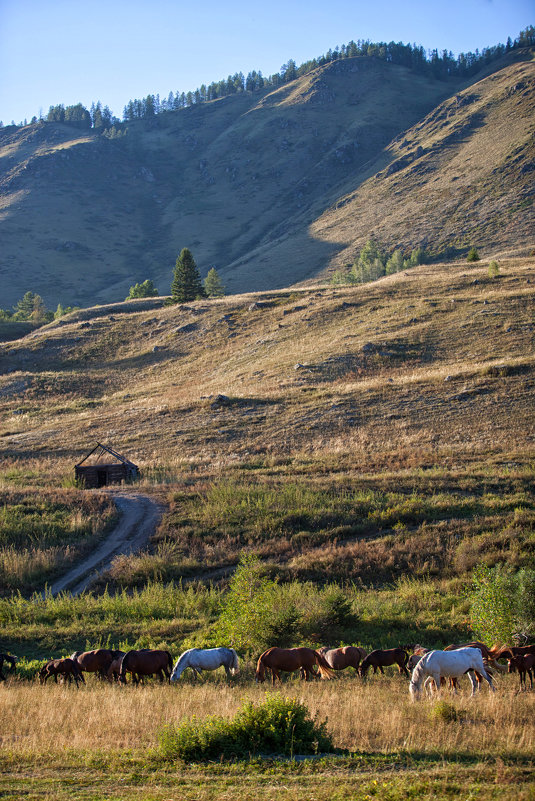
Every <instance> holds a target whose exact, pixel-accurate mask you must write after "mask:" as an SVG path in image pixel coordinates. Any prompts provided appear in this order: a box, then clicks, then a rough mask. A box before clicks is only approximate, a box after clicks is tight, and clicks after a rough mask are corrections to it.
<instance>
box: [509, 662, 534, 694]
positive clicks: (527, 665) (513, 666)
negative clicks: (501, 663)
mask: <svg viewBox="0 0 535 801" xmlns="http://www.w3.org/2000/svg"><path fill="white" fill-rule="evenodd" d="M534 667H535V654H517V655H514V656H513V658H512V659H511V660H510V661H509V673H514V672H515V670H516V671H518V674H519V676H520V689H521V690H525V689H526V673H527V675H528V676H529V684H530V689H533V673H532V671H533V668H534Z"/></svg>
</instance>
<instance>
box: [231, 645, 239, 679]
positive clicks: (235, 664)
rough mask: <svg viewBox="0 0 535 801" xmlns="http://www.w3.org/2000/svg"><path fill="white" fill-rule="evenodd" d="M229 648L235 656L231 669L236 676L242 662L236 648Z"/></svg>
mask: <svg viewBox="0 0 535 801" xmlns="http://www.w3.org/2000/svg"><path fill="white" fill-rule="evenodd" d="M228 650H229V651H230V652H231V654H232V657H233V660H232V667H230V668H229V670H230V672H231V673H232V675H233V676H235V675H236V673H238V671H239V669H240V662H239V660H238V654H237V653H236V651H235V650H234V648H229V649H228Z"/></svg>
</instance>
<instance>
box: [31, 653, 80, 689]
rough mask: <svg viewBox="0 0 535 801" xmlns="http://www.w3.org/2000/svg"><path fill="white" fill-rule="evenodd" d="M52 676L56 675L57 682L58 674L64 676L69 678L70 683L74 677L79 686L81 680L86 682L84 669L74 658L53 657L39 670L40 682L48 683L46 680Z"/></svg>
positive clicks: (56, 680)
mask: <svg viewBox="0 0 535 801" xmlns="http://www.w3.org/2000/svg"><path fill="white" fill-rule="evenodd" d="M50 676H54V681H55V682H56V684H57V683H58V676H63V679H64V680H65V679H68V680H69V683H70V682H71V680H72V679H74V681H75V682H76V686H77V687H78V682H79V681H81V682H82V684H85V679H84V677H83V675H82V671H81V670H80V668H79V667H78V664H77V663H76V662H75V661H74V659H69V658H67V659H51V660H50V661H49V662H47V663H46V665H43V667H42V668H41V670H40V671H39V684H46V680H47V679H48V678H50Z"/></svg>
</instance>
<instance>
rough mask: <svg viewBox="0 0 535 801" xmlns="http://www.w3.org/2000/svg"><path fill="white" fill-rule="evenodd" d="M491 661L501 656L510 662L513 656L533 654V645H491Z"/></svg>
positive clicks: (534, 651) (534, 648)
mask: <svg viewBox="0 0 535 801" xmlns="http://www.w3.org/2000/svg"><path fill="white" fill-rule="evenodd" d="M489 653H490V656H491V659H499V658H500V657H501V656H503V657H504V658H505V659H507V660H509V661H510V660H511V659H512V658H513V657H514V656H524V655H525V654H535V644H533V645H503V646H499V645H493V646H492V648H489Z"/></svg>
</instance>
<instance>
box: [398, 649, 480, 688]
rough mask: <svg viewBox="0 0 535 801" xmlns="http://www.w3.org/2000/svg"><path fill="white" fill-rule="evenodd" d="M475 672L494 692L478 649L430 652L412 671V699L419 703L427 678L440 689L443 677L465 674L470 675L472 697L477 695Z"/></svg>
mask: <svg viewBox="0 0 535 801" xmlns="http://www.w3.org/2000/svg"><path fill="white" fill-rule="evenodd" d="M474 670H477V672H478V673H479V674H480V675H481V676H483V678H484V679H485V680H486V681H487V682H488V685H489V687H490V689H491V690H492V691H493V692H494V685H493V683H492V679H491V677H490V676H489V674H488V673H487V671H486V670H485V665H484V664H483V657H482V655H481V651H480V650H479V649H478V648H459V650H458V651H429V653H427V654H425V655H424V656H422V658H421V659H420V661H419V662H418V664H417V665H416V667H415V668H414V670H413V671H412V676H411V683H410V686H409V690H410V694H411V698H412V700H413V701H417V700H418V699H419V698H420V692H421V686H422V682H423V681H424V680H425V679H426V678H427V677H430V678H432V679H433V680H434V682H435V684H436V686H437V688H439V687H440V677H441V676H445V677H448V678H449V677H451V678H453V677H455V678H459V677H460V676H463V675H464V674H465V673H468V677H469V679H470V682H471V684H472V695H475V692H476V689H477V682H476V679H475V676H474Z"/></svg>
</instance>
